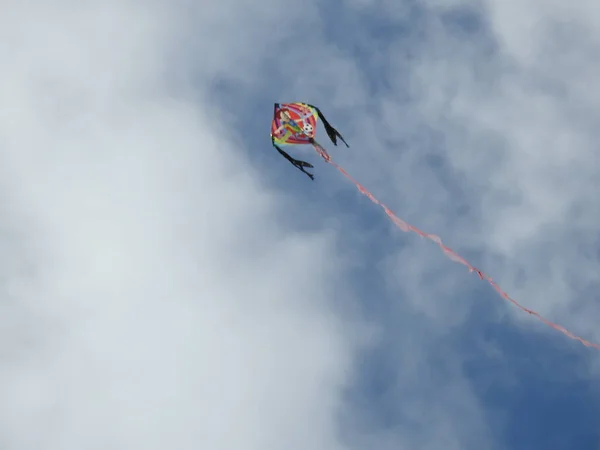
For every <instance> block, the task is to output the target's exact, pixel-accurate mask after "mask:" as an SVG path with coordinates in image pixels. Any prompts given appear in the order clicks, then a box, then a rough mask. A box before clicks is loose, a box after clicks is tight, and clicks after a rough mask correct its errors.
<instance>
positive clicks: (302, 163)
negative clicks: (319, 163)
mask: <svg viewBox="0 0 600 450" xmlns="http://www.w3.org/2000/svg"><path fill="white" fill-rule="evenodd" d="M273 147H275V148H276V149H277V151H278V152H279V154H280V155H281V156H283V157H284V158H285V159H287V160H288V161H289V162H290V163H292V165H293V166H294V167H296V169H298V170H299V171H300V172H302V173H304V174H306V175H307V176H308V177H309V178H310V179H311V180H314V179H315V176H314V175H313V174H312V173H309V172H307V171H306V170H304V168H305V167H307V168H310V169H312V168H313V167H314V166H313V165H312V164H310V163H307V162H306V161H300V160H299V159H294V158H292V157H291V156H290V155H288V154H287V153H286V152H284V151H283V150H282V149H281V148H280V147H279V146H278V145H277V144H276V143H275V142H274V141H273Z"/></svg>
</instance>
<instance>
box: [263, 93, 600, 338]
mask: <svg viewBox="0 0 600 450" xmlns="http://www.w3.org/2000/svg"><path fill="white" fill-rule="evenodd" d="M317 118H320V119H321V121H322V122H323V126H324V127H325V131H326V132H327V135H328V136H329V138H330V139H331V141H332V142H333V143H334V144H335V145H337V137H339V138H340V139H341V140H342V141H343V142H344V144H346V147H349V145H348V144H347V143H346V141H345V140H344V138H343V137H342V135H341V134H340V133H338V131H337V130H336V129H335V128H333V127H332V126H331V125H330V124H329V122H327V120H326V119H325V117H324V116H323V113H322V112H321V111H320V110H319V109H318V108H317V107H316V106H312V105H309V104H308V103H282V104H280V103H275V110H274V112H273V122H272V124H271V141H272V143H273V146H274V147H275V148H276V149H277V151H278V152H279V153H280V154H281V155H283V156H284V157H285V158H286V159H287V160H288V161H289V162H291V163H292V164H293V165H294V166H296V168H298V169H299V170H301V171H302V172H304V173H305V174H306V175H308V176H309V177H310V178H311V180H314V176H313V175H312V174H310V173H308V172H306V170H304V168H305V167H307V168H313V166H312V164H309V163H307V162H305V161H300V160H297V159H294V158H292V157H291V156H290V155H288V154H287V153H286V152H284V151H283V150H282V149H281V148H280V147H279V145H302V144H311V145H312V146H313V148H314V149H315V151H316V152H317V153H318V154H319V155H320V156H321V157H322V158H323V159H324V160H325V161H326V162H327V163H329V164H331V165H332V166H334V167H335V168H336V169H337V170H338V171H340V172H341V173H342V175H344V177H346V178H347V179H348V180H350V181H351V182H352V183H353V184H354V185H355V186H356V188H357V189H358V190H359V192H360V193H361V194H363V195H365V196H366V197H367V198H368V199H369V200H371V201H372V202H373V203H374V204H376V205H377V206H380V207H381V208H382V209H383V211H384V212H385V213H386V215H387V216H388V217H389V218H390V219H391V220H392V222H393V223H394V225H396V226H397V227H398V228H400V230H402V231H404V232H405V233H408V232H413V233H416V234H418V235H419V236H421V237H424V238H426V239H429V240H431V241H433V242H435V243H436V244H437V245H438V246H439V247H440V248H441V249H442V251H443V252H444V253H445V254H446V256H447V257H448V258H450V259H451V260H452V261H454V262H457V263H460V264H462V265H464V266H465V267H467V269H469V272H475V273H476V274H477V275H478V276H479V278H480V279H482V280H485V281H487V282H488V283H489V284H490V285H491V286H492V287H493V288H494V289H495V290H496V292H498V294H500V296H501V297H503V298H504V299H505V300H508V301H509V302H510V303H512V304H513V305H515V306H516V307H517V308H519V309H521V310H522V311H524V312H526V313H528V314H531V315H532V316H534V317H536V318H537V319H538V320H540V321H542V322H543V323H544V324H546V325H548V326H549V327H551V328H554V329H555V330H557V331H560V332H561V333H563V334H565V335H566V336H568V337H569V338H571V339H575V340H577V341H579V342H581V343H582V344H583V345H585V346H586V347H593V348H596V349H600V345H598V344H594V343H592V342H589V341H587V340H585V339H583V338H581V337H579V336H576V335H574V334H573V333H571V332H570V331H569V330H567V329H566V328H564V327H562V326H561V325H557V324H555V323H553V322H550V321H549V320H546V319H544V318H543V317H542V316H540V315H539V314H538V313H537V312H535V311H532V310H531V309H528V308H525V307H524V306H522V305H521V304H519V303H518V302H517V301H516V300H514V299H512V298H511V297H510V296H509V295H508V294H507V293H506V292H504V291H503V290H502V289H501V288H500V286H498V285H497V284H496V283H495V282H494V281H493V280H492V278H490V277H489V276H488V275H486V274H485V273H483V272H482V271H481V270H479V269H476V268H475V267H474V266H472V265H471V264H470V263H469V262H468V261H467V260H465V259H464V258H463V257H461V256H459V255H458V254H456V253H455V252H454V251H453V250H452V249H450V248H448V247H446V246H445V245H444V244H443V243H442V240H441V239H440V238H439V237H438V236H436V235H434V234H429V233H425V232H423V231H421V230H419V229H418V228H416V227H414V226H412V225H410V224H408V223H406V222H404V221H403V220H402V219H400V218H398V217H397V216H396V215H395V214H394V213H393V212H392V211H391V210H390V209H389V208H388V207H387V206H385V205H384V204H383V203H381V202H380V201H379V200H377V199H376V198H375V196H373V194H371V193H370V192H369V191H368V190H367V189H365V188H364V187H363V186H362V185H361V184H360V183H359V182H358V181H356V180H355V179H354V178H352V177H351V176H350V175H349V174H348V172H346V171H345V170H344V169H343V168H342V167H341V166H340V165H338V164H336V163H335V162H333V161H332V160H331V158H330V156H329V154H328V153H327V151H326V150H325V149H324V148H323V147H322V146H321V145H319V144H318V143H317V141H316V140H315V134H316V129H317Z"/></svg>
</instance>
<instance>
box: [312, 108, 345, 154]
mask: <svg viewBox="0 0 600 450" xmlns="http://www.w3.org/2000/svg"><path fill="white" fill-rule="evenodd" d="M308 106H310V107H311V108H314V109H315V111H317V114H318V115H319V119H321V121H322V122H323V126H324V127H325V131H326V132H327V136H329V139H331V142H333V143H334V144H335V145H337V138H338V137H339V138H340V139H341V140H342V142H343V143H344V144H346V147H350V146H349V145H348V143H347V142H346V141H345V140H344V138H343V137H342V135H341V134H340V133H339V131H338V130H336V129H335V128H333V127H332V126H331V124H330V123H329V122H328V121H327V119H326V118H325V115H324V114H323V113H322V112H321V110H320V109H319V108H317V107H316V106H313V105H308Z"/></svg>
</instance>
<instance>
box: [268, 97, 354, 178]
mask: <svg viewBox="0 0 600 450" xmlns="http://www.w3.org/2000/svg"><path fill="white" fill-rule="evenodd" d="M318 119H321V121H322V122H323V126H324V127H325V131H327V135H328V136H329V139H331V141H332V142H333V143H334V144H335V145H337V138H338V137H339V138H340V139H341V140H342V141H343V142H344V144H346V147H349V145H348V144H347V143H346V141H345V140H344V138H343V137H342V135H341V134H340V133H339V132H338V131H337V130H336V129H335V128H333V127H332V126H331V125H330V124H329V122H327V119H325V116H324V115H323V113H322V112H321V110H319V108H317V107H316V106H313V105H309V104H307V103H284V104H279V103H275V109H274V111H273V122H272V123H271V142H272V143H273V147H275V148H276V149H277V151H278V152H279V153H280V154H281V155H282V156H283V157H284V158H285V159H287V160H288V161H289V162H291V163H292V164H293V165H294V166H295V167H296V168H297V169H299V170H300V171H302V172H304V173H305V174H306V175H308V176H309V177H310V179H311V180H314V179H315V177H314V176H313V174H311V173H308V172H307V171H306V170H304V168H305V167H306V168H310V169H312V168H313V165H312V164H309V163H307V162H306V161H300V160H298V159H294V158H292V157H291V156H290V155H288V154H287V153H286V152H284V151H283V150H282V149H281V147H280V145H306V144H311V145H312V146H313V147H314V149H315V150H316V151H317V152H318V153H319V154H320V155H321V156H322V157H323V158H324V159H325V161H329V160H330V158H329V155H328V154H327V151H326V150H325V149H324V148H323V147H321V145H319V143H317V141H315V133H316V131H317V120H318Z"/></svg>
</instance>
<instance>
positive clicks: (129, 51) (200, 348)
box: [0, 1, 353, 450]
mask: <svg viewBox="0 0 600 450" xmlns="http://www.w3.org/2000/svg"><path fill="white" fill-rule="evenodd" d="M68 3H69V2H64V3H59V2H52V4H48V3H47V4H45V5H37V6H36V7H35V8H33V7H27V6H26V5H25V4H21V3H20V2H13V3H12V4H10V5H9V6H8V7H7V6H5V7H4V9H3V10H4V12H3V14H2V17H1V19H0V30H1V31H0V42H2V45H3V47H2V48H3V50H2V54H3V61H2V67H3V69H2V71H1V73H0V85H1V86H2V93H3V94H2V97H3V102H2V103H3V106H2V108H1V109H0V111H1V115H2V117H1V118H0V119H1V120H0V141H1V142H2V150H1V152H0V158H1V162H0V166H1V167H2V199H3V200H2V202H3V203H2V212H3V214H2V220H1V224H2V228H3V230H6V231H4V232H3V247H5V248H6V249H7V251H6V252H4V253H3V257H2V268H3V270H2V287H3V292H4V294H3V295H2V300H1V303H0V310H1V314H0V316H1V319H0V337H1V339H0V341H1V344H0V363H1V364H2V366H1V367H2V370H1V371H0V373H1V376H0V398H2V401H1V402H0V404H1V406H0V446H1V447H2V448H3V449H7V450H24V449H35V448H41V447H43V448H45V449H49V450H50V449H61V450H65V449H67V450H68V449H71V448H73V449H75V448H76V449H83V448H85V449H88V448H104V449H105V448H111V449H121V448H122V449H133V448H140V449H141V448H143V449H151V448H156V449H159V448H160V449H164V448H171V449H188V448H198V447H201V448H206V449H233V448H236V449H265V448H287V449H304V448H311V449H318V448H323V449H325V448H327V449H331V448H336V447H337V446H338V443H337V440H336V429H335V417H336V413H337V411H338V407H339V402H340V400H339V398H338V394H339V392H338V390H339V389H340V388H341V387H342V386H343V385H344V383H345V382H346V376H347V373H348V372H347V370H348V364H349V362H350V357H351V352H352V349H353V344H352V342H353V341H352V340H348V339H346V336H347V333H348V329H347V326H346V325H344V323H343V322H342V321H341V320H339V319H336V317H335V315H334V314H333V307H334V305H333V304H332V303H331V301H330V299H331V293H332V291H333V290H334V288H335V289H336V290H338V289H339V288H338V287H337V286H336V283H335V279H336V278H335V277H336V274H337V273H338V270H339V268H340V267H342V266H340V265H338V261H337V260H336V258H335V253H334V250H335V248H334V242H335V241H334V240H332V236H330V235H329V234H325V233H313V234H308V233H299V232H295V231H294V230H293V229H290V228H289V227H286V228H285V229H284V228H282V227H279V226H278V222H279V218H282V217H284V216H285V214H286V212H287V211H289V208H291V207H293V205H290V204H289V203H288V204H286V203H285V202H284V201H283V200H284V199H283V198H282V197H281V196H278V195H274V194H272V193H269V192H268V191H267V190H266V189H265V187H264V186H262V185H261V184H260V183H259V182H258V181H257V177H256V174H254V173H252V172H248V171H247V168H246V167H245V166H243V165H242V164H241V162H240V161H239V160H238V159H236V158H240V157H241V159H242V161H243V159H244V157H243V156H242V155H240V154H234V152H233V146H232V144H231V143H230V141H229V137H228V135H227V133H225V132H224V130H221V129H220V126H221V125H220V122H219V118H218V117H215V116H214V115H211V112H210V111H209V110H208V109H206V108H203V107H202V106H198V107H197V106H196V105H193V104H192V103H191V102H190V101H185V100H182V99H181V98H178V97H177V98H176V97H172V96H170V92H171V91H172V89H171V88H172V87H171V86H169V85H168V84H166V83H167V81H169V80H171V78H170V77H171V76H172V75H173V73H175V72H176V70H175V69H174V68H173V67H171V68H169V65H168V64H169V63H172V62H173V60H177V58H180V57H181V56H182V54H181V53H179V54H176V53H170V50H172V49H171V46H172V45H174V44H175V43H179V42H181V38H182V36H185V35H186V32H187V31H189V30H185V29H183V28H182V27H183V25H182V26H179V27H178V25H181V23H184V22H183V21H182V22H181V23H180V22H177V20H176V19H177V17H178V16H177V14H181V12H182V10H178V11H171V10H169V9H168V6H169V5H168V4H167V3H166V2H165V3H164V4H161V3H159V2H151V3H149V4H144V5H138V4H137V3H136V2H125V1H115V2H101V3H97V4H96V5H86V6H83V5H80V6H77V7H73V5H71V4H68ZM179 6H181V5H179ZM209 21H210V20H209V18H208V17H206V18H205V20H203V21H201V23H200V28H202V27H203V26H205V25H206V24H208V23H209ZM184 24H185V23H184ZM225 31H226V32H225V33H222V34H219V36H220V35H229V36H231V33H232V32H233V31H232V30H225ZM213 45H214V42H213ZM217 53H218V52H217ZM225 53H226V52H225ZM187 56H188V57H190V55H189V54H188V55H187ZM169 58H171V59H169ZM215 58H216V56H215ZM200 59H202V58H200ZM179 62H181V61H180V60H179ZM211 70H213V71H214V69H211ZM176 91H177V90H176ZM178 92H181V91H178ZM217 114H219V113H218V111H217ZM231 138H232V139H237V137H236V136H231ZM11 233H12V234H11Z"/></svg>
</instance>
